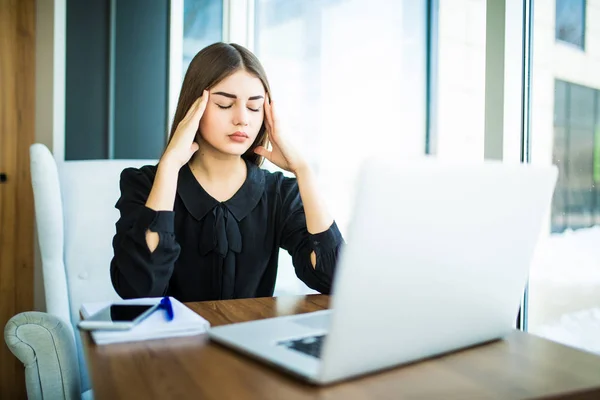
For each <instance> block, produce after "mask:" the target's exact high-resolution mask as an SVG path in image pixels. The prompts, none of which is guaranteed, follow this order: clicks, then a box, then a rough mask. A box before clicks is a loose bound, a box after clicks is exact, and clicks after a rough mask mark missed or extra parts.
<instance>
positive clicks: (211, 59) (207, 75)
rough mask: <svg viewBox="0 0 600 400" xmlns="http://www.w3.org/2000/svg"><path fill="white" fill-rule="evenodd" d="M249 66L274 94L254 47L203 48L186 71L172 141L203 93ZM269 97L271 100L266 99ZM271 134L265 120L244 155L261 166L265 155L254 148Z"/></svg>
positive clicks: (220, 44) (173, 126) (221, 44)
mask: <svg viewBox="0 0 600 400" xmlns="http://www.w3.org/2000/svg"><path fill="white" fill-rule="evenodd" d="M240 69H241V70H245V71H247V72H249V73H250V74H252V75H254V76H256V77H257V78H258V79H260V80H261V82H262V84H263V86H264V87H265V92H266V93H267V95H268V96H269V98H270V92H271V90H270V87H269V81H268V80H267V74H266V73H265V70H264V68H263V67H262V65H261V63H260V61H258V58H257V57H256V56H255V55H254V54H252V52H251V51H249V50H248V49H246V48H245V47H243V46H240V45H239V44H235V43H223V42H218V43H213V44H211V45H209V46H207V47H205V48H204V49H202V50H200V52H198V54H196V56H194V58H193V59H192V62H191V63H190V66H189V67H188V69H187V72H186V73H185V78H184V79H183V84H182V86H181V93H180V94H179V101H178V102H177V109H176V111H175V117H174V118H173V124H172V125H171V133H170V134H169V142H170V141H171V138H172V137H173V134H174V133H175V130H176V129H177V125H179V122H181V120H182V119H183V117H185V114H186V113H187V111H188V110H189V108H190V107H191V106H192V104H193V103H194V101H196V99H197V98H198V97H200V96H201V95H202V92H203V91H204V90H205V89H209V88H211V87H213V86H214V85H216V84H217V83H219V82H221V81H222V80H223V79H225V78H227V77H228V76H230V75H232V74H233V73H234V72H236V71H238V70H240ZM265 101H267V100H266V99H265ZM268 142H269V138H268V136H267V131H266V127H265V123H264V121H263V124H262V126H261V127H260V130H259V131H258V135H257V136H256V140H255V141H254V143H253V144H252V146H250V148H249V149H248V151H246V153H244V154H243V155H242V158H244V159H245V160H247V161H249V162H251V163H253V164H256V165H258V166H260V165H261V164H262V163H263V161H264V160H263V157H261V156H259V155H258V154H256V153H255V152H254V151H253V150H254V148H256V147H257V146H265V147H266V146H267V144H268Z"/></svg>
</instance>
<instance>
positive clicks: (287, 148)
mask: <svg viewBox="0 0 600 400" xmlns="http://www.w3.org/2000/svg"><path fill="white" fill-rule="evenodd" d="M269 100H270V99H269V98H267V99H265V103H264V107H265V125H266V128H267V133H268V135H269V139H270V141H271V147H272V149H271V150H267V149H266V148H265V147H264V146H258V147H257V148H256V149H254V152H255V153H256V154H258V155H260V156H263V157H264V158H266V159H267V160H269V161H270V162H272V163H273V164H275V165H276V166H278V167H279V168H281V169H284V170H286V171H289V172H292V173H294V174H296V173H297V172H298V171H299V170H301V169H303V168H304V167H306V165H307V164H306V162H305V160H304V158H303V157H302V156H301V155H300V153H298V152H297V151H296V150H295V149H294V148H293V146H292V145H291V144H290V143H289V142H288V141H286V140H285V138H284V137H283V136H282V135H281V131H280V124H279V119H278V117H277V115H276V113H275V107H274V106H273V102H272V101H269Z"/></svg>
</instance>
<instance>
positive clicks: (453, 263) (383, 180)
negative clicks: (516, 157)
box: [208, 157, 558, 385]
mask: <svg viewBox="0 0 600 400" xmlns="http://www.w3.org/2000/svg"><path fill="white" fill-rule="evenodd" d="M557 175H558V170H557V168H556V167H555V166H544V167H541V166H533V165H527V164H503V163H500V162H493V161H486V162H479V163H475V162H473V163H469V162H462V163H459V162H443V161H440V160H437V159H435V158H430V157H424V158H422V159H417V160H412V161H405V162H390V161H384V160H376V159H370V160H368V161H367V162H365V163H364V165H363V166H362V168H361V171H360V174H359V178H358V186H357V187H358V189H357V192H356V197H355V200H354V204H353V210H354V211H353V214H352V221H351V223H350V225H349V228H348V232H347V235H345V239H346V243H347V244H346V245H345V246H344V247H343V249H342V251H341V254H340V258H339V259H338V265H337V270H336V275H335V279H334V282H333V287H332V298H331V309H330V310H324V311H317V312H313V313H307V314H301V315H292V316H281V317H276V318H269V319H264V320H259V321H252V322H244V323H237V324H231V325H225V326H219V327H215V328H211V329H210V330H209V332H208V334H209V337H210V338H211V339H212V340H214V341H216V342H219V343H221V344H223V345H225V346H228V347H231V348H233V349H235V350H237V351H239V352H242V353H245V354H246V355H249V356H252V357H255V358H257V359H259V360H262V361H264V362H266V363H269V364H271V365H273V366H276V367H278V368H280V369H282V370H284V371H286V372H288V373H291V374H293V375H295V376H296V377H299V378H302V379H304V380H306V381H308V382H311V383H313V384H318V385H324V384H330V383H333V382H336V381H340V380H344V379H349V378H353V377H357V376H360V375H364V374H367V373H373V372H375V371H380V370H384V369H389V368H391V367H395V366H399V365H402V364H407V363H414V362H417V361H419V360H423V359H427V358H430V357H433V356H438V355H442V354H445V353H449V352H453V351H457V350H459V349H463V348H466V347H471V346H474V345H478V344H482V343H485V342H490V341H493V340H496V339H500V338H502V337H504V336H506V335H507V334H509V333H510V332H511V331H513V329H514V327H515V322H516V319H517V315H518V310H519V306H520V304H521V299H522V296H523V292H524V289H525V287H526V283H527V279H528V273H529V267H530V263H531V261H532V258H533V255H534V249H535V247H536V244H537V242H538V238H539V237H540V236H541V235H542V234H543V233H544V232H547V230H548V229H549V227H548V225H547V224H548V222H549V217H550V214H549V212H550V205H551V200H552V194H553V191H554V187H555V184H556V179H557Z"/></svg>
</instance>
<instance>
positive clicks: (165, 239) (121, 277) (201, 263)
mask: <svg viewBox="0 0 600 400" xmlns="http://www.w3.org/2000/svg"><path fill="white" fill-rule="evenodd" d="M156 168H157V167H156V166H146V167H142V168H140V169H132V168H130V169H126V170H124V171H123V173H122V174H121V182H120V184H121V198H120V199H119V201H118V202H117V204H116V207H117V208H118V209H119V211H120V213H121V216H120V218H119V220H118V221H117V223H116V234H115V237H114V239H113V248H114V257H113V260H112V262H111V268H110V270H111V278H112V283H113V286H114V288H115V290H116V291H117V293H118V294H119V295H120V296H121V297H123V298H134V297H156V296H163V295H169V296H173V297H175V298H177V299H179V300H180V301H184V302H185V301H203V300H217V299H230V298H247V297H264V296H272V295H273V291H274V289H275V283H276V279H277V269H278V260H279V249H280V248H283V249H285V250H287V251H288V252H289V253H290V254H291V255H292V260H293V264H294V268H295V271H296V275H297V276H298V277H299V278H300V279H301V280H302V281H303V282H304V283H306V284H307V285H308V286H309V287H311V288H313V289H315V290H318V291H319V292H321V293H329V292H330V290H331V282H332V279H333V276H334V272H335V264H336V261H337V255H338V252H339V249H340V246H341V245H342V243H343V239H342V236H341V234H340V232H339V230H338V228H337V225H336V224H335V222H334V223H333V224H332V226H331V227H330V228H329V229H328V230H327V231H325V232H322V233H319V234H316V235H311V234H309V233H308V231H307V228H306V217H305V214H304V208H303V206H302V201H301V198H300V194H299V190H298V185H297V182H296V180H295V179H292V178H286V177H284V176H283V175H282V174H281V173H271V172H268V171H266V170H263V169H260V168H259V167H257V166H256V165H253V164H250V163H247V168H248V174H247V177H246V180H245V182H244V183H243V184H242V186H241V187H240V189H239V190H238V191H237V192H236V193H235V194H234V195H233V197H232V198H231V199H229V200H227V201H224V202H219V201H217V200H216V199H214V198H213V197H211V196H210V195H209V194H208V193H207V192H206V191H205V190H204V189H203V188H202V186H201V185H200V184H199V183H198V181H197V180H196V178H195V177H194V175H193V174H192V172H191V170H190V168H189V165H185V166H183V167H182V168H181V170H180V172H179V176H178V182H177V194H176V196H175V201H174V205H173V211H171V212H166V211H159V212H157V211H153V210H151V209H149V208H147V207H146V206H145V203H146V201H147V199H148V195H149V194H150V190H151V188H152V184H153V182H154V178H155V175H156ZM147 230H151V231H153V232H157V233H158V235H159V244H158V247H157V248H156V249H155V250H154V252H152V253H151V252H150V250H149V249H148V246H147V244H146V232H147ZM312 251H315V252H316V255H317V266H316V269H315V268H313V266H312V263H311V261H310V254H311V252H312Z"/></svg>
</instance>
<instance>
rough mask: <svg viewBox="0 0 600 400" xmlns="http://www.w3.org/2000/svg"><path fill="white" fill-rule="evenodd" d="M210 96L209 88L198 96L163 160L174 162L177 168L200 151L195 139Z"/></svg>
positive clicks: (178, 127)
mask: <svg viewBox="0 0 600 400" xmlns="http://www.w3.org/2000/svg"><path fill="white" fill-rule="evenodd" d="M208 96H209V94H208V90H205V91H204V92H203V93H202V96H200V97H199V98H197V99H196V101H195V102H194V103H193V104H192V106H191V107H190V109H189V110H188V112H187V114H186V115H185V117H183V119H182V120H181V121H180V122H179V124H178V125H177V129H176V130H175V133H174V134H173V137H172V138H171V141H170V142H169V145H168V146H167V149H166V150H165V152H164V154H163V156H162V158H161V162H163V163H168V164H173V165H175V166H176V167H177V168H181V167H183V166H184V165H185V164H186V163H187V162H188V161H189V160H190V158H192V156H193V155H194V153H195V152H197V151H198V149H199V146H198V143H196V142H195V141H194V139H195V138H196V132H198V127H199V126H200V118H202V115H203V114H204V110H206V104H207V103H208Z"/></svg>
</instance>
